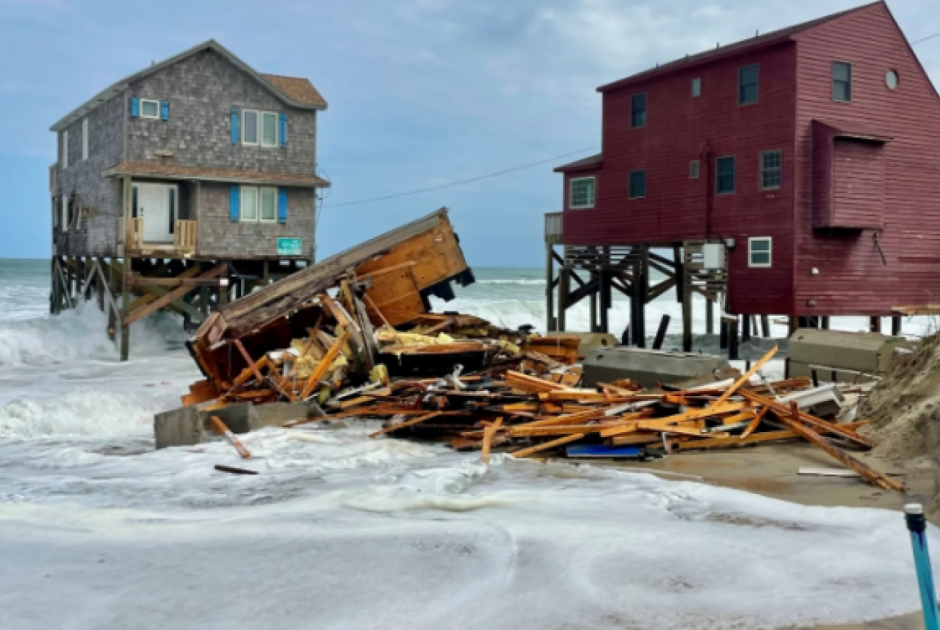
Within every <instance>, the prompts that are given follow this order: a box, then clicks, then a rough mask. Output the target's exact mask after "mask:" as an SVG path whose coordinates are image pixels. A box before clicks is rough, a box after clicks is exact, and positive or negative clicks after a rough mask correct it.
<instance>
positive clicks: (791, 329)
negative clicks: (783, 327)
mask: <svg viewBox="0 0 940 630" xmlns="http://www.w3.org/2000/svg"><path fill="white" fill-rule="evenodd" d="M799 325H800V318H799V317H796V316H795V315H790V316H789V317H788V318H787V337H790V336H791V335H793V333H795V332H796V329H797V328H799Z"/></svg>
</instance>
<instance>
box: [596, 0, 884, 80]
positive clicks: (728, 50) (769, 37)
mask: <svg viewBox="0 0 940 630" xmlns="http://www.w3.org/2000/svg"><path fill="white" fill-rule="evenodd" d="M876 4H883V0H878V2H872V3H868V4H864V5H862V6H859V7H855V8H854V9H848V10H846V11H839V12H838V13H832V14H830V15H826V16H823V17H821V18H816V19H815V20H810V21H808V22H803V23H801V24H795V25H793V26H788V27H786V28H782V29H779V30H776V31H771V32H769V33H764V34H763V35H758V36H756V37H751V38H749V39H744V40H741V41H739V42H735V43H733V44H728V45H727V46H720V47H718V48H713V49H711V50H706V51H703V52H700V53H697V54H694V55H686V56H685V57H682V58H681V59H676V60H675V61H670V62H669V63H664V64H660V65H658V66H656V67H655V68H649V69H648V70H644V71H643V72H638V73H636V74H632V75H630V76H628V77H626V78H623V79H620V80H618V81H614V82H613V83H607V84H605V85H602V86H600V87H599V88H597V91H598V92H608V91H610V90H614V89H617V88H619V87H623V86H624V85H628V84H630V83H634V82H636V81H640V80H642V79H649V78H652V77H655V76H659V75H665V74H669V73H671V72H674V71H676V70H678V69H680V68H686V67H689V66H693V65H698V64H700V63H705V62H710V61H714V60H716V59H721V58H723V57H730V56H731V55H736V54H739V53H742V52H745V51H748V50H752V49H755V48H761V47H763V46H769V45H773V44H777V43H780V42H783V41H787V40H789V39H791V38H792V37H793V36H794V35H797V34H799V33H802V32H804V31H808V30H809V29H811V28H814V27H817V26H820V25H822V24H825V23H827V22H831V21H832V20H836V19H839V18H841V17H844V16H846V15H849V14H851V13H856V12H858V11H862V10H864V9H867V8H869V7H871V6H874V5H876Z"/></svg>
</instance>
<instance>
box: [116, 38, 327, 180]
mask: <svg viewBox="0 0 940 630" xmlns="http://www.w3.org/2000/svg"><path fill="white" fill-rule="evenodd" d="M128 95H129V96H130V97H131V98H134V97H137V98H141V99H145V98H146V99H154V100H157V101H162V100H166V101H168V102H169V106H170V116H169V120H166V121H164V120H159V119H152V118H141V117H138V118H132V119H130V120H129V122H128V152H127V160H128V161H129V162H147V161H151V160H159V159H160V158H159V157H158V156H157V155H156V152H157V151H161V150H166V151H172V152H173V161H174V162H176V163H178V164H184V165H186V166H198V167H206V168H226V169H232V168H234V169H246V170H251V171H265V172H275V171H276V172H283V173H300V174H314V173H316V112H315V111H312V110H303V109H294V108H291V107H288V106H287V105H285V104H284V102H283V101H281V100H280V99H278V98H277V97H276V96H274V95H273V94H272V93H271V92H270V91H269V90H268V89H266V88H265V87H264V86H262V85H260V84H259V83H258V82H257V81H256V80H255V79H254V78H253V77H251V76H250V75H248V74H247V73H245V72H243V71H242V70H240V69H238V68H236V67H235V66H234V65H232V64H231V63H229V62H228V60H226V59H225V58H224V57H222V56H221V55H219V54H217V53H215V52H213V51H211V50H206V51H203V52H200V53H197V54H195V55H193V56H192V57H189V58H187V59H184V60H183V61H180V62H179V63H176V64H174V65H172V66H169V67H167V68H165V69H163V70H161V71H160V72H157V73H155V74H152V75H150V76H146V77H143V78H142V79H139V80H138V81H134V82H133V83H131V84H130V86H129V88H128ZM233 107H235V108H237V109H238V110H239V127H241V126H242V125H243V123H244V116H243V113H242V110H244V109H250V110H257V111H267V112H275V113H278V114H280V113H284V114H286V115H287V145H286V146H285V147H273V148H271V147H262V146H251V145H244V144H242V140H243V135H244V134H243V133H241V132H242V130H241V129H239V134H238V137H239V143H238V144H232V140H231V138H232V135H231V111H232V108H233Z"/></svg>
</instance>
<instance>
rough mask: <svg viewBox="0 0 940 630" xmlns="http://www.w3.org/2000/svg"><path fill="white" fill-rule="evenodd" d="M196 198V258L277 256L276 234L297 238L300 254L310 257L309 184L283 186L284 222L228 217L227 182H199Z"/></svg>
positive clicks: (313, 227) (311, 216)
mask: <svg viewBox="0 0 940 630" xmlns="http://www.w3.org/2000/svg"><path fill="white" fill-rule="evenodd" d="M197 194H198V200H197V202H196V207H197V211H196V213H197V215H198V222H199V223H198V236H197V245H196V255H197V256H198V257H200V258H229V259H234V258H278V255H277V239H278V238H300V239H303V240H302V246H303V255H302V256H300V258H305V259H312V258H313V257H314V246H315V243H314V240H315V234H316V219H315V213H314V195H313V189H311V188H288V189H287V222H286V223H267V222H251V223H248V222H241V221H238V222H236V221H232V220H231V219H230V217H229V207H230V198H231V185H229V184H218V183H214V182H202V183H201V184H199V192H198V193H197Z"/></svg>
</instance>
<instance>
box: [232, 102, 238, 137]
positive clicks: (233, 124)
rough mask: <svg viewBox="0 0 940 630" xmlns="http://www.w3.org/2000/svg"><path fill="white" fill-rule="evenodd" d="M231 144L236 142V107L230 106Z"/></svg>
mask: <svg viewBox="0 0 940 630" xmlns="http://www.w3.org/2000/svg"><path fill="white" fill-rule="evenodd" d="M232 144H238V108H237V107H233V108H232Z"/></svg>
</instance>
